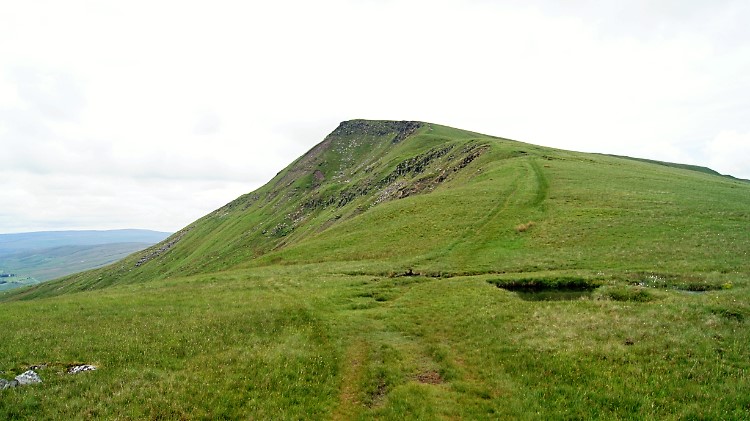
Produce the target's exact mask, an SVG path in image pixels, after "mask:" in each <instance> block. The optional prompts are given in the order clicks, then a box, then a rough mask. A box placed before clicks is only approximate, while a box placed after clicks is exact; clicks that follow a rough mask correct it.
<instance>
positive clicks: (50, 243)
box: [0, 229, 170, 256]
mask: <svg viewBox="0 0 750 421" xmlns="http://www.w3.org/2000/svg"><path fill="white" fill-rule="evenodd" d="M169 235H170V233H168V232H160V231H151V230H139V229H122V230H102V231H98V230H85V231H38V232H23V233H16V234H0V256H2V255H5V254H9V253H15V252H19V251H26V250H37V249H45V248H52V247H58V246H91V245H97V244H113V243H147V244H155V243H158V242H159V241H161V240H163V239H165V238H167V237H168V236H169Z"/></svg>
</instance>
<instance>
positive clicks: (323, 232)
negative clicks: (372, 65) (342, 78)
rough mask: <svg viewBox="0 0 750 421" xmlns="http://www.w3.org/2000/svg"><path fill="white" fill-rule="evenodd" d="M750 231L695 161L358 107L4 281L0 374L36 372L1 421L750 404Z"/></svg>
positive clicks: (606, 411) (692, 408) (734, 191)
mask: <svg viewBox="0 0 750 421" xmlns="http://www.w3.org/2000/svg"><path fill="white" fill-rule="evenodd" d="M748 223H750V183H746V182H743V181H739V180H734V179H731V178H727V177H723V176H719V175H716V174H712V173H709V172H706V171H696V170H695V169H694V168H680V167H679V166H674V165H662V164H660V163H653V162H644V161H638V160H633V159H626V158H621V157H612V156H605V155H596V154H584V153H577V152H570V151H563V150H556V149H550V148H544V147H539V146H534V145H529V144H525V143H521V142H516V141H512V140H508V139H502V138H497V137H492V136H486V135H481V134H477V133H472V132H467V131H463V130H458V129H453V128H449V127H444V126H439V125H436V124H429V123H419V122H389V121H365V120H354V121H349V122H344V123H342V124H341V125H340V126H339V127H338V128H337V129H336V130H335V131H334V132H332V133H331V134H330V135H329V136H328V137H326V139H324V140H323V142H321V143H320V144H318V145H317V146H315V147H314V148H313V149H311V150H310V151H309V152H308V153H307V154H305V155H303V156H302V157H300V158H299V159H298V160H296V161H295V162H294V163H292V164H291V165H290V166H289V167H287V168H285V169H284V170H282V171H281V172H280V173H279V174H277V175H276V177H274V178H273V179H272V180H271V181H270V182H269V183H268V184H266V185H265V186H264V187H262V188H260V189H258V190H256V191H254V192H252V193H249V194H247V195H244V196H242V197H240V198H238V199H236V200H235V201H233V202H231V203H229V204H227V205H226V206H224V207H222V208H220V209H217V210H216V211H214V212H212V213H210V214H209V215H206V216H205V217H203V218H201V219H200V220H198V221H195V222H194V223H192V224H190V225H189V226H187V227H185V228H184V229H183V230H181V231H179V232H177V233H175V234H174V235H172V236H171V237H170V238H168V239H167V240H165V241H163V242H162V243H159V244H157V245H155V246H153V247H151V248H149V249H147V250H145V251H143V252H140V253H136V254H134V255H131V256H130V257H128V258H126V259H124V260H122V261H120V262H118V263H116V264H114V265H112V266H109V267H105V268H101V269H96V270H93V271H90V272H86V273H82V274H77V275H73V276H70V277H67V278H63V279H60V280H56V281H52V282H47V283H44V284H40V285H38V286H34V287H31V288H27V289H24V290H22V291H18V292H15V293H11V294H7V293H6V294H5V295H0V300H4V301H5V302H4V303H2V304H0V323H2V325H3V326H4V327H7V329H6V331H7V332H9V333H8V334H7V335H6V336H7V337H6V340H5V341H4V343H3V344H2V345H0V346H2V347H3V348H0V370H2V371H5V372H6V373H15V374H17V372H18V371H20V370H22V369H24V368H26V367H28V366H30V365H41V364H46V365H47V368H46V369H44V370H42V371H41V374H42V376H43V377H44V378H45V379H46V380H45V383H44V384H43V385H41V386H36V387H33V388H28V389H23V390H13V391H4V392H2V393H3V396H2V398H3V399H2V400H1V401H0V402H1V403H0V415H4V416H6V417H18V418H37V417H66V416H74V417H92V418H164V419H178V418H222V417H224V418H282V419H293V418H324V419H325V418H329V419H359V418H366V419H369V418H383V419H404V418H407V419H408V418H412V419H444V418H466V419H482V418H486V419H496V418H519V419H526V418H528V419H548V418H606V419H625V418H627V419H632V418H724V419H731V418H735V419H740V418H747V417H749V416H750V398H748V396H750V395H748V394H747V393H746V392H747V390H750V378H749V377H748V375H749V371H748V370H749V369H750V363H749V362H750V358H748V357H750V352H748V350H747V347H746V344H747V343H749V341H750V334H749V333H750V332H749V331H748V328H747V317H748V316H750V307H749V305H748V298H749V297H748V278H749V277H750V260H749V259H748V257H747V254H748V251H750V235H748V228H747V227H748V226H750V225H749V224H748ZM42 318H43V319H44V321H45V322H44V323H40V321H41V320H42ZM74 363H91V364H96V365H99V366H100V367H101V369H100V370H98V371H96V372H93V373H85V375H77V376H75V377H72V376H68V375H64V374H62V373H63V372H64V369H65V367H67V366H68V365H71V364H74ZM2 376H3V373H0V377H2ZM81 414H83V415H81Z"/></svg>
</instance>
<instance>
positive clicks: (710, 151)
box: [704, 131, 750, 180]
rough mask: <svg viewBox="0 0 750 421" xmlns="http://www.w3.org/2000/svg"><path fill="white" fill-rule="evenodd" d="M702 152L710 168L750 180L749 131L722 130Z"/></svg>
mask: <svg viewBox="0 0 750 421" xmlns="http://www.w3.org/2000/svg"><path fill="white" fill-rule="evenodd" d="M704 152H705V156H706V158H707V160H708V165H709V166H710V167H711V168H713V169H715V170H716V171H719V172H720V173H723V174H731V175H734V176H736V177H739V178H744V179H746V180H750V166H748V158H749V157H750V132H745V133H738V132H736V131H723V132H721V133H719V134H718V135H716V137H714V138H713V139H712V140H711V141H710V142H709V143H708V144H707V145H706V147H705V150H704Z"/></svg>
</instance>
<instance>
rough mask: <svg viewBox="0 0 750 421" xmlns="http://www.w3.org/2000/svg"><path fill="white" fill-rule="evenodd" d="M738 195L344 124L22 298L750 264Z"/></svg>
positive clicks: (577, 157)
mask: <svg viewBox="0 0 750 421" xmlns="http://www.w3.org/2000/svg"><path fill="white" fill-rule="evenodd" d="M749 191H750V185H749V184H747V183H743V182H741V181H737V180H732V179H729V178H726V177H720V176H717V175H713V174H706V173H702V172H699V171H693V170H692V168H687V169H683V168H676V167H673V166H664V165H657V164H653V163H649V162H639V161H635V160H630V159H624V158H619V157H610V156H603V155H596V154H584V153H577V152H568V151H562V150H555V149H550V148H544V147H538V146H534V145H529V144H524V143H521V142H516V141H512V140H508V139H502V138H496V137H491V136H486V135H481V134H477V133H472V132H467V131H463V130H457V129H452V128H448V127H444V126H439V125H436V124H429V123H420V122H390V121H365V120H353V121H347V122H343V123H341V125H340V126H339V127H338V128H337V129H336V130H334V131H333V132H332V133H331V134H330V135H328V136H327V137H326V138H325V139H324V140H323V142H321V143H320V144H318V145H317V146H315V147H314V148H313V149H311V150H310V151H309V152H308V153H306V154H305V155H303V156H302V157H300V158H299V159H298V160H296V161H295V162H293V163H292V164H291V165H289V166H288V167H287V168H286V169H284V170H282V171H281V172H279V173H278V174H277V175H276V177H274V178H273V179H272V180H271V181H270V182H268V183H267V184H266V185H265V186H263V187H262V188H260V189H258V190H257V191H254V192H252V193H249V194H246V195H244V196H242V197H240V198H238V199H236V200H234V201H232V202H230V203H228V204H227V205H226V206H223V207H222V208H220V209H218V210H216V211H214V212H212V213H211V214H209V215H206V216H205V217H203V218H201V219H200V220H198V221H196V222H194V223H193V224H191V225H189V226H188V227H186V228H184V229H183V230H181V231H179V232H177V233H175V234H174V235H173V236H171V237H170V238H168V239H167V240H165V241H164V242H162V243H160V244H158V245H156V246H154V247H152V248H150V249H147V250H145V251H144V252H142V253H140V254H137V255H133V256H131V257H130V258H129V259H126V260H124V261H122V262H120V263H118V264H117V265H115V266H111V267H108V268H106V269H103V270H99V271H95V272H91V273H86V274H82V275H77V276H74V277H72V278H68V279H65V280H62V281H59V282H57V283H55V284H54V285H51V284H50V285H43V286H39V287H37V288H36V289H34V290H31V291H27V292H26V294H27V296H28V297H32V296H38V295H44V294H47V293H48V292H49V291H53V290H54V291H57V293H60V292H64V291H69V290H78V289H90V288H99V287H104V286H108V285H112V284H122V283H131V282H143V281H146V280H153V279H162V278H165V277H169V276H178V275H180V276H182V275H190V274H197V273H209V272H212V271H219V270H227V269H230V268H233V267H253V266H259V265H269V264H297V263H314V262H334V261H336V262H342V261H347V262H357V264H356V265H355V266H356V267H357V268H359V269H357V270H360V269H361V270H364V271H366V272H368V273H388V272H394V273H395V272H400V271H401V272H403V271H406V270H408V269H411V270H412V271H416V272H418V273H425V274H471V273H473V274H481V273H504V272H518V273H520V272H529V271H543V270H562V269H565V270H578V271H591V272H601V271H603V270H612V271H614V272H616V273H618V274H623V273H630V272H648V271H652V272H664V273H670V272H674V271H684V270H690V271H698V272H727V271H747V270H748V268H750V263H748V262H749V261H748V259H746V258H745V254H744V253H745V252H746V251H747V250H748V247H749V246H750V237H748V236H747V235H746V230H745V227H746V226H747V224H748V222H750V214H749V213H748V209H750V195H749V194H748V192H749ZM706 250H711V253H710V254H709V256H708V257H709V258H708V259H706V257H707V256H706V255H707V253H706Z"/></svg>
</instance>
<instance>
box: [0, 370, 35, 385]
mask: <svg viewBox="0 0 750 421" xmlns="http://www.w3.org/2000/svg"><path fill="white" fill-rule="evenodd" d="M41 382H42V379H41V378H40V377H39V374H37V373H36V371H34V370H27V371H25V372H23V373H22V374H19V375H17V376H16V378H15V379H13V380H5V379H0V390H3V389H12V388H14V387H18V386H27V385H30V384H36V383H41Z"/></svg>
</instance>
